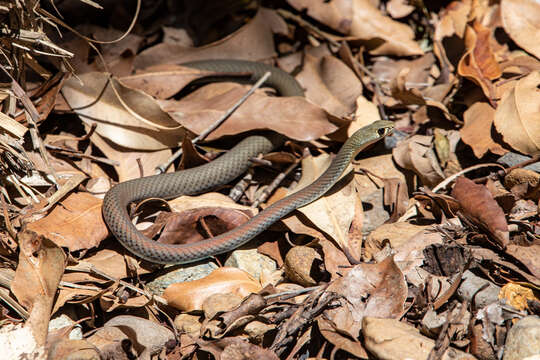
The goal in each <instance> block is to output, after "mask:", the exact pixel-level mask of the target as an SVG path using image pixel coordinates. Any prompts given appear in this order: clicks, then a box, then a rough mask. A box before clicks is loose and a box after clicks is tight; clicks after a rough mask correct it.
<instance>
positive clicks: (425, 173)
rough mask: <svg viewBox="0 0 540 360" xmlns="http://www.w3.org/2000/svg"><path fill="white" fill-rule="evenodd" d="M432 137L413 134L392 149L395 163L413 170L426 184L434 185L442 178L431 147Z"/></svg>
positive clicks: (442, 175)
mask: <svg viewBox="0 0 540 360" xmlns="http://www.w3.org/2000/svg"><path fill="white" fill-rule="evenodd" d="M432 139H433V137H431V136H424V135H414V136H412V137H410V138H408V139H407V140H405V141H402V142H400V143H399V144H398V146H397V147H396V148H394V149H393V150H392V155H393V157H394V160H395V161H396V163H397V164H398V165H399V166H401V167H403V168H405V169H409V170H412V171H414V173H415V174H416V175H418V177H420V179H421V180H422V183H424V184H425V185H427V186H435V185H436V184H438V183H440V182H441V181H442V180H443V179H444V174H443V172H442V170H441V168H440V165H439V163H438V162H437V159H436V156H435V152H434V151H433V148H432V146H433V145H432Z"/></svg>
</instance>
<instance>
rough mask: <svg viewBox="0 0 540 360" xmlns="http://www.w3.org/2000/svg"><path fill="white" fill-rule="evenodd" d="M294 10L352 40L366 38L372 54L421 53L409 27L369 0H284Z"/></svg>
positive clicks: (405, 54)
mask: <svg viewBox="0 0 540 360" xmlns="http://www.w3.org/2000/svg"><path fill="white" fill-rule="evenodd" d="M287 2H288V3H289V4H290V5H291V6H293V7H294V8H296V9H297V10H304V9H307V14H308V15H309V16H311V17H313V18H315V19H317V20H318V21H320V22H322V23H323V24H325V25H328V26H329V27H331V28H333V29H334V30H337V31H339V32H341V33H342V34H345V35H349V36H351V37H354V38H356V39H360V40H364V41H366V44H367V45H368V47H369V48H370V49H371V50H370V52H371V53H372V54H375V55H382V54H388V55H404V56H408V55H421V54H422V53H423V51H422V49H421V48H420V46H418V44H417V43H416V42H415V41H414V32H413V30H412V29H411V28H410V27H408V26H407V25H405V24H402V23H400V22H397V21H394V20H392V19H391V18H389V17H387V16H384V15H383V14H382V13H381V12H380V11H379V9H377V8H376V7H375V6H373V3H371V2H370V1H369V0H353V1H350V0H334V1H330V2H327V1H323V0H318V1H312V0H311V1H310V0H288V1H287Z"/></svg>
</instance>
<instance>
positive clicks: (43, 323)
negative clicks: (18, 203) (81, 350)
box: [10, 231, 66, 346]
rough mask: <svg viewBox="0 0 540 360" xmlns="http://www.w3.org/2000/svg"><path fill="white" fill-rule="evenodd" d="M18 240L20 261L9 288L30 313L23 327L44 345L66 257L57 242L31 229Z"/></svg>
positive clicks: (39, 344) (38, 342)
mask: <svg viewBox="0 0 540 360" xmlns="http://www.w3.org/2000/svg"><path fill="white" fill-rule="evenodd" d="M18 240H19V246H20V249H21V251H20V253H19V263H18V265H17V269H16V271H15V276H14V278H13V281H11V284H10V288H11V291H12V292H13V294H14V295H15V296H16V297H17V299H18V300H19V302H20V303H21V304H22V305H23V306H24V307H25V308H26V309H28V310H29V312H30V317H29V318H28V319H27V320H26V326H28V327H29V328H30V329H31V330H32V334H33V336H34V338H35V340H36V343H37V345H38V346H44V345H45V341H46V339H47V332H48V324H49V320H50V316H51V314H52V313H51V310H52V306H53V302H54V300H55V295H56V290H57V288H58V285H59V283H60V278H61V277H62V274H63V273H64V267H65V261H66V256H65V254H64V252H63V251H62V249H60V248H59V247H58V246H57V245H56V244H54V243H53V242H52V241H50V240H49V239H47V238H45V237H44V236H41V235H38V234H36V233H34V232H31V231H27V232H23V233H21V234H20V235H19V237H18Z"/></svg>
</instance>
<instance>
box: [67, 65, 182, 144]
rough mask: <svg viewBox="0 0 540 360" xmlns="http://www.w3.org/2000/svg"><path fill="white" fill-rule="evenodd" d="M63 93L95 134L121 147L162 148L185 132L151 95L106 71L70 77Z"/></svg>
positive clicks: (174, 142) (177, 140) (177, 141)
mask: <svg viewBox="0 0 540 360" xmlns="http://www.w3.org/2000/svg"><path fill="white" fill-rule="evenodd" d="M62 94H63V95H64V97H65V98H66V101H67V102H68V104H69V105H70V107H71V108H72V109H73V110H74V111H75V112H76V113H77V114H78V115H79V116H80V118H81V120H82V121H83V122H84V123H85V124H87V125H89V126H90V125H92V124H96V125H97V127H96V133H97V134H99V135H101V136H103V137H104V138H106V139H108V140H110V141H112V142H113V143H115V144H118V145H120V146H123V147H127V148H131V149H137V150H162V149H166V148H170V147H176V146H178V145H179V144H181V142H182V139H183V138H184V137H185V136H186V135H188V132H187V131H186V130H185V129H184V128H182V126H181V125H179V124H178V123H177V122H175V121H174V120H173V119H172V118H171V117H170V116H169V115H168V114H167V113H166V112H164V111H163V110H161V108H160V107H159V105H158V104H157V102H156V100H154V99H153V98H152V97H150V96H149V95H147V94H145V93H143V92H141V91H138V90H133V89H130V88H127V87H125V86H123V85H122V84H121V83H120V82H118V80H117V79H116V78H113V77H109V76H108V75H107V74H105V73H97V72H96V73H87V74H84V75H81V76H80V77H79V78H75V77H71V78H70V79H68V80H66V82H65V83H64V87H63V88H62Z"/></svg>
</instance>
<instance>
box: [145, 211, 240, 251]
mask: <svg viewBox="0 0 540 360" xmlns="http://www.w3.org/2000/svg"><path fill="white" fill-rule="evenodd" d="M247 211H249V210H247ZM162 215H163V213H161V214H160V215H159V216H158V219H156V226H158V227H160V228H161V227H163V230H161V234H160V236H159V240H158V241H159V242H161V243H165V244H189V243H193V242H196V241H199V240H203V239H204V238H205V237H204V236H203V234H204V235H206V236H207V237H213V236H217V235H220V234H223V233H225V232H227V231H230V230H232V229H234V228H235V227H237V226H240V225H242V224H243V223H245V222H247V221H248V220H249V218H250V217H249V216H248V215H247V214H246V212H244V211H240V210H235V209H228V208H221V207H216V206H212V207H199V208H197V209H190V210H185V211H183V212H181V213H173V214H171V213H166V215H165V216H164V217H162ZM199 223H201V226H202V227H203V230H204V232H203V234H200V232H199V231H198V229H197V228H198V224H199ZM162 224H164V225H162ZM151 229H152V227H150V228H148V229H146V230H145V231H144V232H143V233H144V234H145V235H146V236H149V237H153V236H152V235H150V231H152V230H151ZM208 232H209V233H208ZM152 234H153V232H152Z"/></svg>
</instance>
